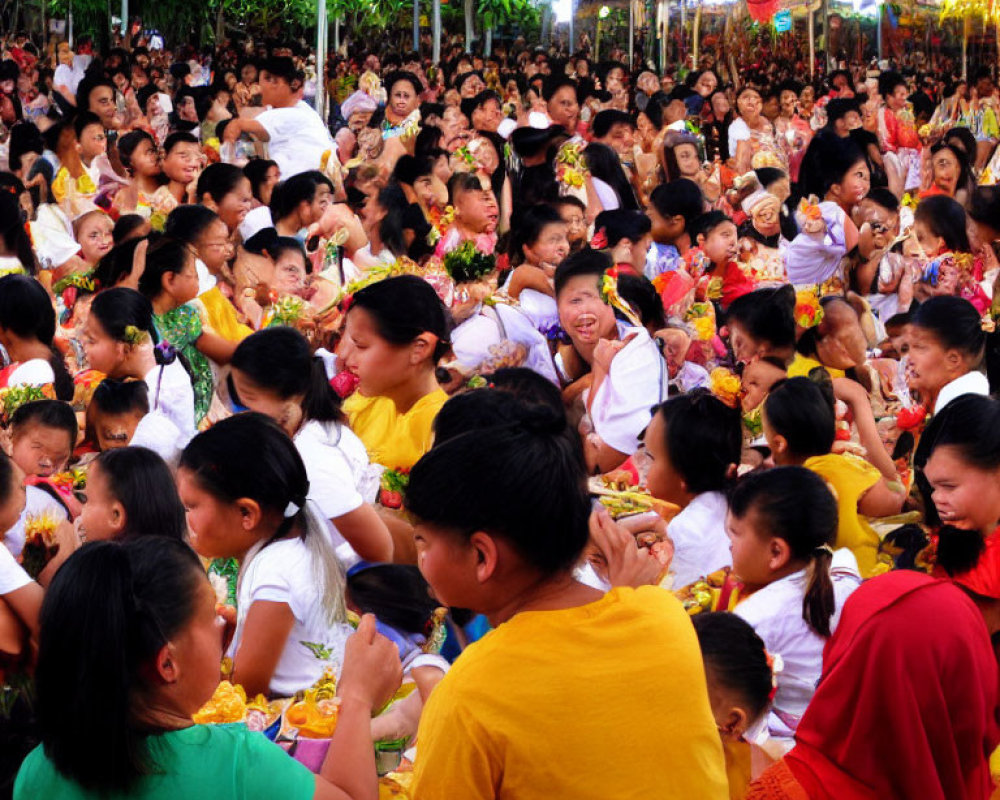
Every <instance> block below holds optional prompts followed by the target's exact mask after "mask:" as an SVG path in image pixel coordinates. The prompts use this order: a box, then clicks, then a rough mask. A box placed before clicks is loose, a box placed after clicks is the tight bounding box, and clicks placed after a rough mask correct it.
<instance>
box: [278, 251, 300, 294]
mask: <svg viewBox="0 0 1000 800" xmlns="http://www.w3.org/2000/svg"><path fill="white" fill-rule="evenodd" d="M306 275H307V273H306V264H305V260H304V259H303V258H302V253H299V252H296V251H295V250H286V251H285V252H283V253H282V254H281V256H280V257H279V258H278V260H277V261H275V262H274V288H275V289H276V290H277V291H279V292H282V293H285V294H298V293H299V292H302V291H304V290H305V288H306Z"/></svg>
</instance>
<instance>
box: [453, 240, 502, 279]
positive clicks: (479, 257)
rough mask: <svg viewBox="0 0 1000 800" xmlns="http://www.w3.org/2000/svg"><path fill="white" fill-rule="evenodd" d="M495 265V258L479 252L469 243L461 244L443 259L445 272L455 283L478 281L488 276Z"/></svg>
mask: <svg viewBox="0 0 1000 800" xmlns="http://www.w3.org/2000/svg"><path fill="white" fill-rule="evenodd" d="M496 264H497V259H496V256H493V255H488V254H486V253H481V252H479V250H477V249H476V245H475V244H474V243H473V242H471V241H468V242H463V243H462V244H460V245H459V246H458V247H456V248H455V249H454V250H452V251H451V252H450V253H448V254H447V255H445V257H444V269H445V272H447V273H448V274H449V275H450V276H451V279H452V280H453V281H455V283H465V282H466V281H478V280H479V279H480V278H482V277H484V276H485V275H489V274H490V273H491V272H492V271H493V270H494V269H495V268H496Z"/></svg>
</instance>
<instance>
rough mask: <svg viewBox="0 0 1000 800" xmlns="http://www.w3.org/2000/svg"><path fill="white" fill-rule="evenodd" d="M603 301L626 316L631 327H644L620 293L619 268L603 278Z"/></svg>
mask: <svg viewBox="0 0 1000 800" xmlns="http://www.w3.org/2000/svg"><path fill="white" fill-rule="evenodd" d="M602 230H603V228H602ZM601 299H602V300H603V301H604V302H605V303H607V304H608V305H609V306H611V307H612V308H613V309H614V310H615V311H618V312H619V313H620V314H621V315H622V316H624V317H625V319H627V320H628V321H629V323H630V324H631V325H635V326H636V327H637V328H641V327H642V321H641V320H640V319H639V317H638V315H637V314H636V313H635V311H634V310H633V309H632V306H630V305H629V304H628V303H626V302H625V300H624V299H623V298H622V296H621V295H620V294H619V293H618V268H617V267H612V268H611V269H609V270H606V271H605V273H604V276H603V277H602V278H601Z"/></svg>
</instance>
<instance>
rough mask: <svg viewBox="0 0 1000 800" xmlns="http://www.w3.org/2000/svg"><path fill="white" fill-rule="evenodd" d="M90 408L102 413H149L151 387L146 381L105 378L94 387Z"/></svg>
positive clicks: (116, 414)
mask: <svg viewBox="0 0 1000 800" xmlns="http://www.w3.org/2000/svg"><path fill="white" fill-rule="evenodd" d="M90 408H93V409H94V410H95V411H98V412H100V413H101V414H110V415H111V416H119V415H121V414H134V413H138V414H148V413H149V387H148V386H147V385H146V382H145V381H119V380H115V379H114V378H105V379H104V380H102V381H101V382H100V383H99V384H97V388H95V389H94V394H93V396H92V397H91V398H90Z"/></svg>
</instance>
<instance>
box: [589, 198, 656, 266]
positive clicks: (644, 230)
mask: <svg viewBox="0 0 1000 800" xmlns="http://www.w3.org/2000/svg"><path fill="white" fill-rule="evenodd" d="M651 229H652V223H650V221H649V217H647V216H646V215H645V214H643V213H642V212H641V211H636V210H632V209H623V208H622V209H616V210H614V211H602V212H601V213H600V214H598V215H597V219H596V220H594V231H595V233H594V238H593V239H592V240H591V245H590V246H591V247H593V248H594V249H595V250H608V251H609V252H610V254H611V262H612V264H613V265H614V267H615V268H616V269H617V270H618V272H619V273H620V274H622V275H642V274H643V271H644V269H645V266H646V254H647V252H648V251H649V245H650V243H651V242H652V235H651V234H650V230H651Z"/></svg>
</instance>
